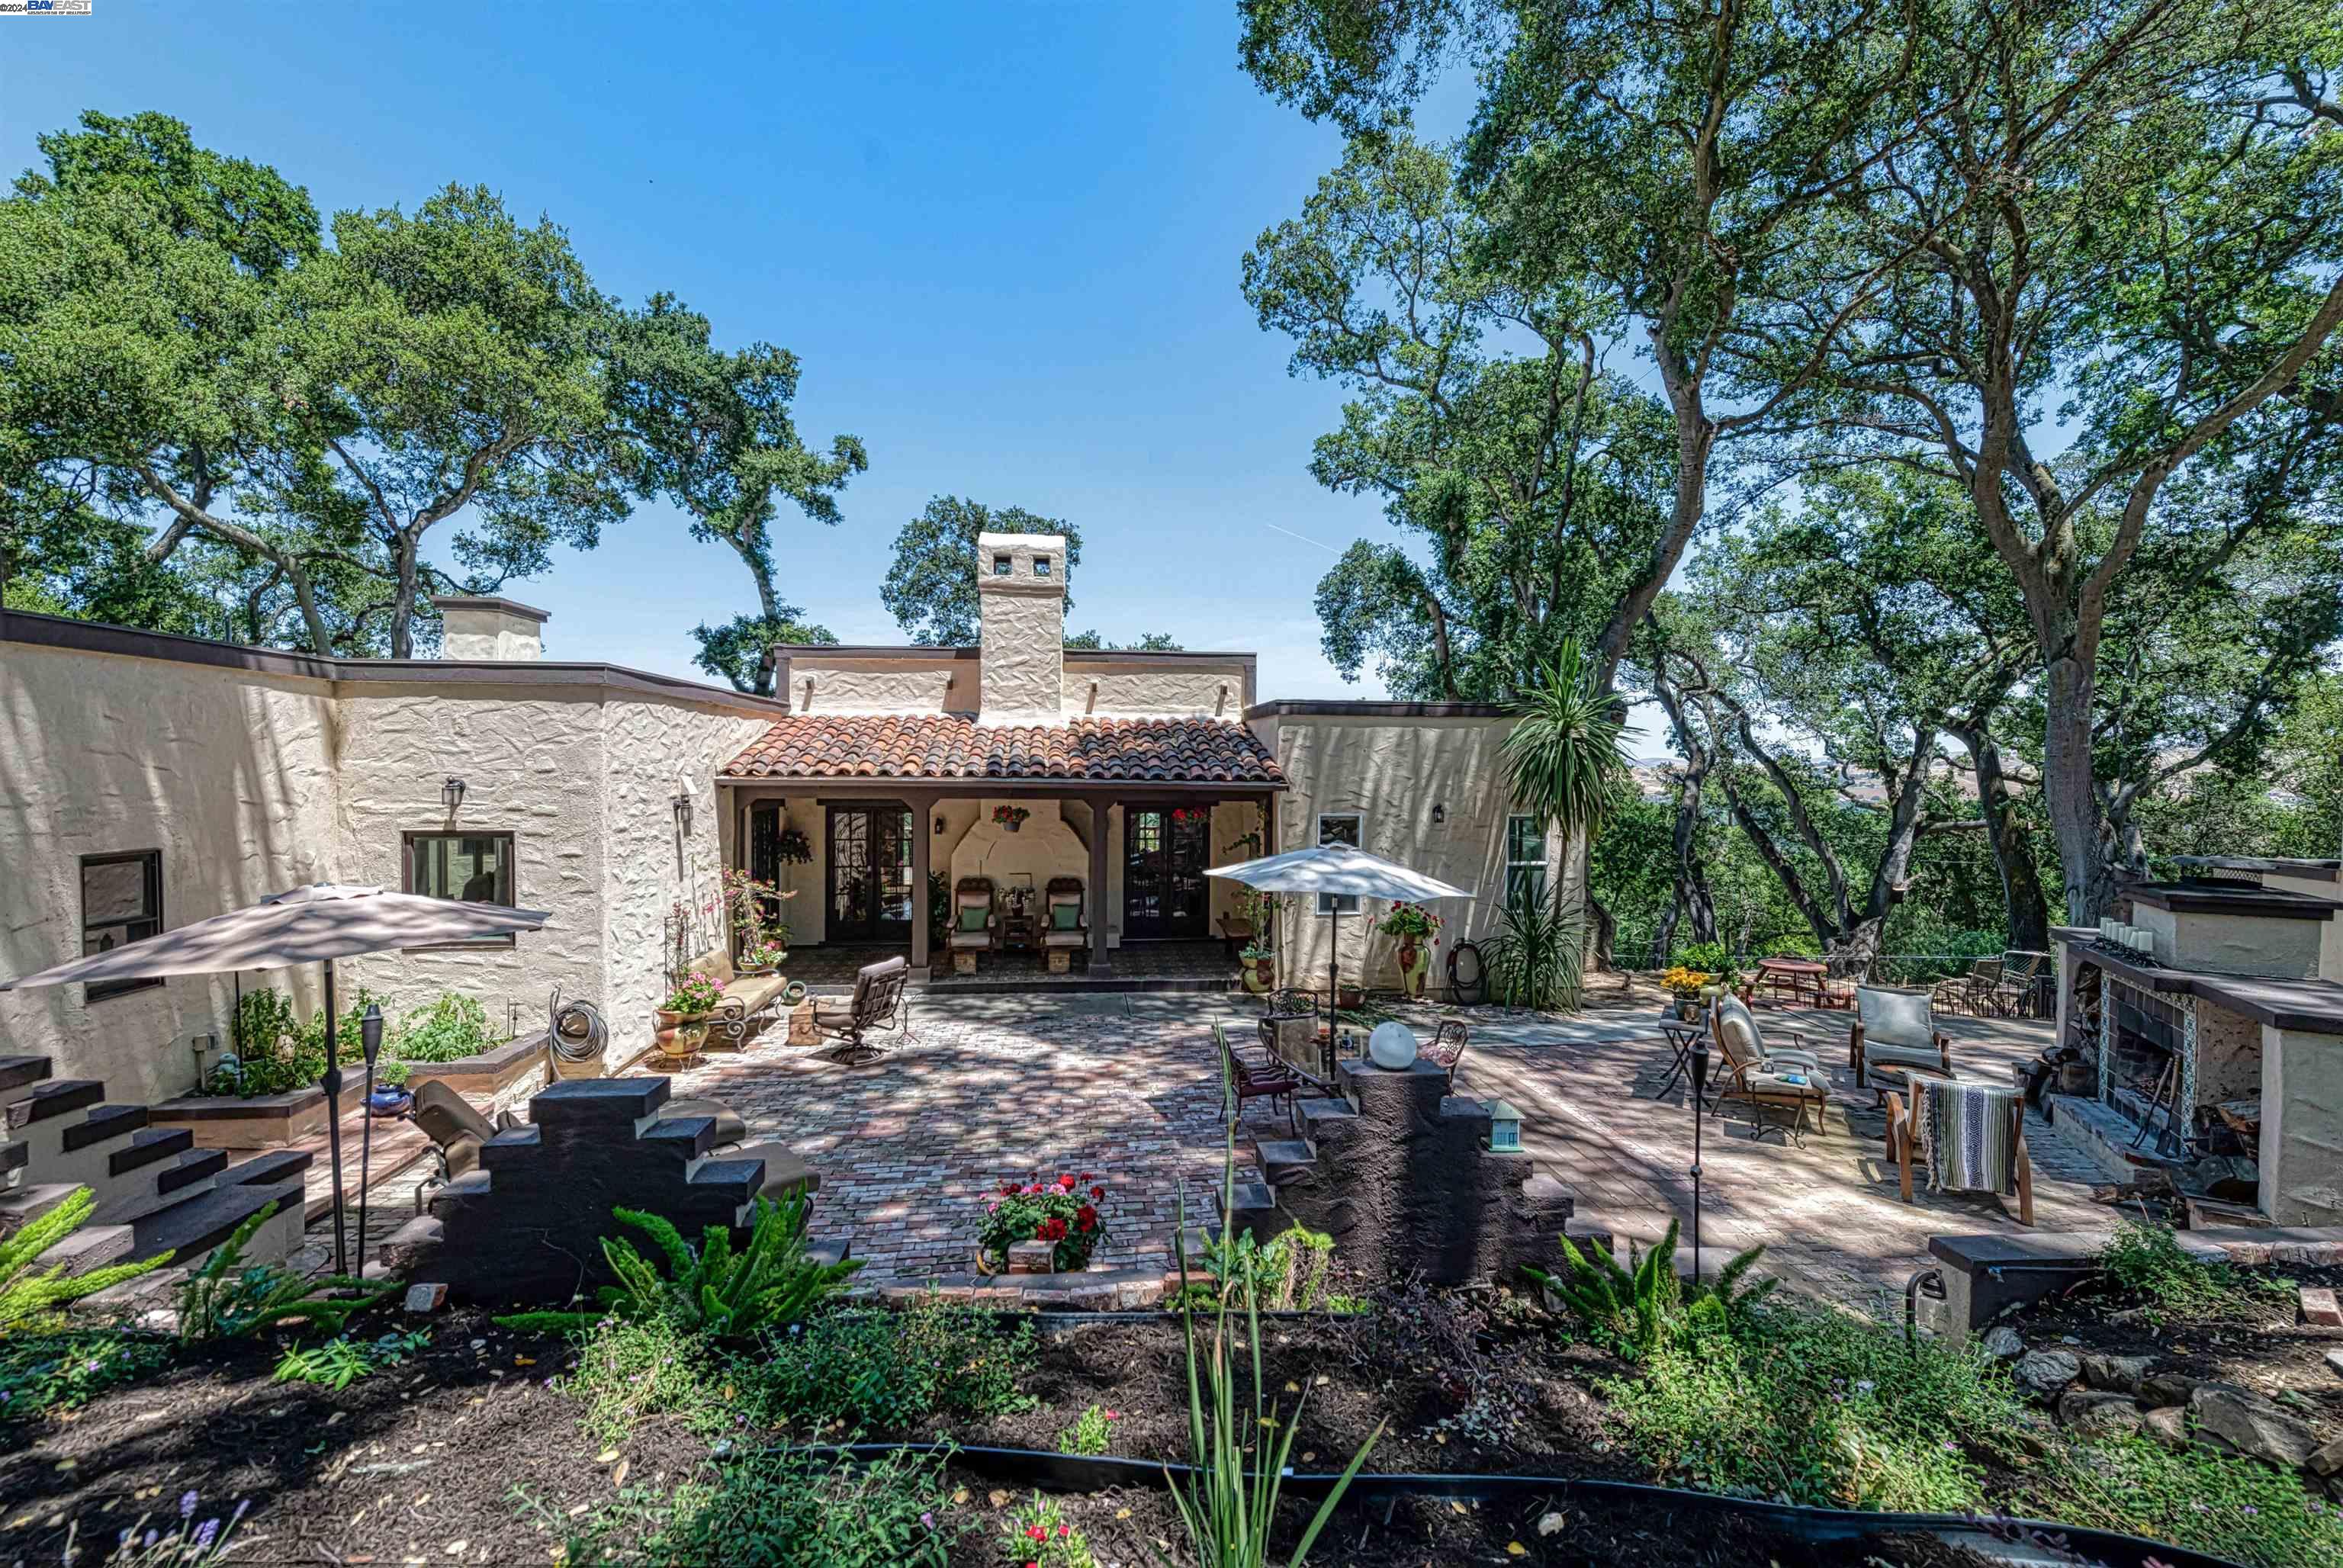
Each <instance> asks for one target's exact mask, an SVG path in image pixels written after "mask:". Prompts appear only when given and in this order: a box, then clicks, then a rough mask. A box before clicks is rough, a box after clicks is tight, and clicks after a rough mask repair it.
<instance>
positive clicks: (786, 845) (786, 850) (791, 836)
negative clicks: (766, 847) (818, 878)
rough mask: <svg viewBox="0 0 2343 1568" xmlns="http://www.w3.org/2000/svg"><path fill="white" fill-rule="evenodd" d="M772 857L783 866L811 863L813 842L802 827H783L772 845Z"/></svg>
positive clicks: (807, 864)
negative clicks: (778, 837)
mask: <svg viewBox="0 0 2343 1568" xmlns="http://www.w3.org/2000/svg"><path fill="white" fill-rule="evenodd" d="M773 858H774V859H777V860H779V861H780V863H781V864H782V865H784V866H809V865H811V864H813V844H812V842H811V840H809V839H807V838H806V836H805V829H802V828H784V829H781V836H780V839H779V840H778V841H777V842H776V843H775V845H774V847H773Z"/></svg>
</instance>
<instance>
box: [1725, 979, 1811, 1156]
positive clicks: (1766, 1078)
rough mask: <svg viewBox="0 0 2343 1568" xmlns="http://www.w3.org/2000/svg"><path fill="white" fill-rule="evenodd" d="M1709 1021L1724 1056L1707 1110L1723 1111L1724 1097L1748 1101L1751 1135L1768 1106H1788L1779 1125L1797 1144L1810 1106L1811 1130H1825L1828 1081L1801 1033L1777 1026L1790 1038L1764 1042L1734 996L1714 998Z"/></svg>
mask: <svg viewBox="0 0 2343 1568" xmlns="http://www.w3.org/2000/svg"><path fill="white" fill-rule="evenodd" d="M1708 1026H1709V1033H1710V1035H1711V1036H1712V1037H1713V1038H1714V1039H1715V1041H1716V1047H1717V1051H1718V1054H1719V1055H1720V1057H1721V1058H1722V1059H1723V1060H1722V1063H1721V1066H1720V1070H1719V1074H1718V1087H1717V1091H1716V1101H1715V1104H1714V1105H1712V1106H1711V1107H1710V1108H1709V1114H1710V1115H1712V1116H1721V1115H1723V1114H1724V1112H1725V1105H1726V1104H1727V1103H1728V1102H1731V1103H1735V1104H1741V1105H1746V1106H1748V1107H1749V1109H1750V1111H1751V1113H1752V1115H1753V1116H1754V1118H1755V1124H1754V1125H1753V1126H1752V1127H1751V1128H1750V1131H1749V1136H1750V1138H1751V1139H1752V1140H1753V1141H1754V1140H1756V1139H1759V1138H1763V1137H1764V1136H1765V1130H1766V1121H1765V1113H1766V1112H1767V1111H1789V1112H1790V1121H1789V1123H1788V1125H1787V1126H1786V1127H1785V1128H1784V1129H1783V1131H1784V1134H1785V1137H1787V1138H1789V1139H1790V1140H1792V1141H1795V1143H1796V1144H1797V1145H1798V1147H1800V1148H1801V1149H1803V1148H1805V1142H1806V1112H1807V1111H1809V1110H1811V1111H1814V1113H1815V1131H1817V1132H1820V1131H1827V1130H1828V1129H1827V1127H1826V1124H1825V1122H1824V1121H1823V1111H1824V1108H1825V1106H1827V1105H1828V1104H1829V1103H1830V1081H1829V1079H1828V1078H1827V1077H1826V1076H1825V1074H1824V1072H1823V1065H1822V1059H1821V1058H1820V1057H1818V1056H1816V1055H1815V1053H1814V1052H1813V1051H1811V1050H1806V1049H1805V1039H1804V1037H1803V1036H1801V1035H1799V1034H1798V1033H1797V1032H1796V1031H1795V1030H1780V1031H1778V1032H1780V1033H1782V1034H1783V1035H1785V1037H1786V1038H1788V1039H1789V1040H1792V1041H1794V1042H1795V1043H1794V1044H1792V1045H1786V1046H1785V1045H1782V1044H1779V1043H1770V1042H1768V1041H1767V1040H1766V1039H1765V1032H1764V1031H1763V1030H1760V1029H1759V1028H1758V1027H1757V1016H1756V1014H1755V1013H1753V1012H1751V1011H1750V1010H1749V1004H1748V1003H1747V1002H1745V1001H1743V1000H1741V999H1740V998H1739V997H1735V996H1725V997H1721V998H1719V999H1718V1000H1717V1003H1716V1005H1715V1007H1713V1008H1711V1009H1709V1010H1708Z"/></svg>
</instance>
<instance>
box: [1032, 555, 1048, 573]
mask: <svg viewBox="0 0 2343 1568" xmlns="http://www.w3.org/2000/svg"><path fill="white" fill-rule="evenodd" d="M1033 575H1034V576H1035V577H1037V578H1045V577H1048V576H1049V575H1050V558H1049V557H1047V556H1035V557H1034V558H1033Z"/></svg>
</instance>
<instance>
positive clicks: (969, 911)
mask: <svg viewBox="0 0 2343 1568" xmlns="http://www.w3.org/2000/svg"><path fill="white" fill-rule="evenodd" d="M990 913H991V911H990V910H987V909H986V908H985V907H984V906H983V905H982V904H962V905H961V906H960V930H964V931H980V930H984V920H985V917H986V916H987V915H989V914H990Z"/></svg>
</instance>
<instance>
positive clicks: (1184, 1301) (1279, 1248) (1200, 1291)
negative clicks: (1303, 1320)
mask: <svg viewBox="0 0 2343 1568" xmlns="http://www.w3.org/2000/svg"><path fill="white" fill-rule="evenodd" d="M1194 1261H1197V1262H1200V1263H1201V1264H1202V1267H1203V1271H1204V1272H1205V1273H1206V1274H1207V1275H1209V1276H1210V1277H1211V1281H1212V1282H1211V1283H1210V1284H1206V1283H1204V1282H1201V1281H1192V1282H1189V1283H1188V1284H1187V1285H1185V1286H1183V1287H1182V1291H1181V1293H1180V1295H1179V1296H1177V1297H1175V1298H1174V1299H1173V1300H1172V1303H1171V1305H1172V1310H1174V1311H1177V1310H1179V1309H1180V1308H1181V1307H1182V1305H1186V1306H1191V1307H1193V1308H1195V1309H1196V1310H1197V1311H1199V1312H1207V1311H1217V1310H1218V1309H1219V1307H1220V1304H1221V1302H1222V1299H1223V1297H1224V1296H1225V1298H1226V1300H1227V1301H1228V1302H1229V1303H1230V1304H1231V1305H1232V1306H1240V1307H1241V1306H1243V1305H1245V1304H1246V1303H1248V1302H1258V1304H1259V1305H1260V1308H1261V1310H1262V1312H1315V1311H1316V1310H1317V1309H1318V1308H1320V1307H1322V1306H1323V1305H1325V1303H1326V1273H1327V1271H1328V1270H1329V1269H1330V1268H1331V1267H1332V1264H1333V1261H1334V1238H1333V1237H1332V1236H1328V1235H1323V1234H1321V1233H1320V1232H1318V1231H1310V1230H1305V1229H1302V1227H1300V1226H1296V1227H1295V1228H1294V1229H1292V1230H1291V1231H1286V1232H1284V1233H1283V1234H1282V1235H1281V1236H1279V1237H1278V1238H1277V1239H1276V1240H1275V1241H1269V1242H1267V1243H1263V1242H1262V1241H1256V1240H1255V1239H1254V1237H1253V1235H1252V1232H1251V1231H1243V1232H1241V1233H1239V1234H1237V1235H1234V1236H1222V1237H1217V1238H1214V1239H1212V1240H1210V1241H1206V1242H1205V1243H1204V1251H1203V1255H1202V1257H1201V1258H1200V1259H1197V1260H1194Z"/></svg>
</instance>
